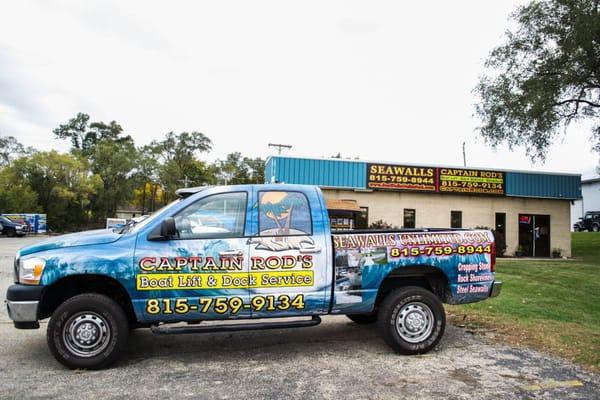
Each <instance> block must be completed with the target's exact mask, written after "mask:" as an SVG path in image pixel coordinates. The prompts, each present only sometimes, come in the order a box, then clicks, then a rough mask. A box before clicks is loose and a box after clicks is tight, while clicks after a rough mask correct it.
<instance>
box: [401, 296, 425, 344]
mask: <svg viewBox="0 0 600 400" xmlns="http://www.w3.org/2000/svg"><path fill="white" fill-rule="evenodd" d="M433 325H434V317H433V311H431V308H429V306H428V305H427V304H425V303H421V302H413V303H407V304H405V305H404V306H403V307H402V308H401V309H400V311H399V312H398V315H397V316H396V331H397V332H398V335H400V337H401V338H402V339H403V340H405V341H407V342H409V343H419V342H422V341H424V340H425V339H427V338H428V337H429V336H430V335H431V332H432V331H433Z"/></svg>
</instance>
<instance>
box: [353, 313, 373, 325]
mask: <svg viewBox="0 0 600 400" xmlns="http://www.w3.org/2000/svg"><path fill="white" fill-rule="evenodd" d="M346 317H348V318H350V319H351V320H352V321H354V322H356V323H357V324H360V325H367V324H374V323H375V322H377V313H372V314H347V315H346Z"/></svg>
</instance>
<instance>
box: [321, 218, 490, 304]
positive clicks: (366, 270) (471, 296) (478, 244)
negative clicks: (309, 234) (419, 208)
mask: <svg viewBox="0 0 600 400" xmlns="http://www.w3.org/2000/svg"><path fill="white" fill-rule="evenodd" d="M332 240H333V245H334V269H335V277H334V300H333V305H332V312H333V313H342V314H351V313H357V314H358V313H368V312H371V311H373V310H374V308H375V307H376V300H377V295H378V292H379V290H380V289H381V288H384V287H385V285H384V280H386V279H393V278H396V279H402V277H404V278H408V277H414V276H425V277H427V276H435V277H436V279H440V280H442V283H443V286H444V290H445V300H446V301H447V302H448V303H453V304H459V303H469V302H474V301H479V300H483V299H485V298H487V297H489V296H490V294H491V288H492V285H493V281H494V274H493V263H494V261H495V256H494V251H495V249H494V238H493V235H492V233H491V232H490V231H487V230H471V229H446V228H425V229H393V230H392V229H389V230H388V229H386V230H377V229H368V230H355V231H335V232H332Z"/></svg>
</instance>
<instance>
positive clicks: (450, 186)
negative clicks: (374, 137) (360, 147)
mask: <svg viewBox="0 0 600 400" xmlns="http://www.w3.org/2000/svg"><path fill="white" fill-rule="evenodd" d="M367 188H368V189H389V190H411V191H425V192H437V193H465V194H488V195H504V172H501V171H483V170H478V169H466V168H437V167H419V166H407V165H392V164H367Z"/></svg>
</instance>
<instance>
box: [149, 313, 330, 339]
mask: <svg viewBox="0 0 600 400" xmlns="http://www.w3.org/2000/svg"><path fill="white" fill-rule="evenodd" d="M320 323H321V318H320V317H319V316H318V315H314V316H313V317H312V319H308V320H301V321H289V322H284V321H278V322H261V323H249V324H228V325H209V326H164V325H160V326H152V327H150V329H151V330H152V333H155V334H157V335H177V334H186V333H213V332H235V331H261V330H266V329H287V328H306V327H309V326H316V325H319V324H320Z"/></svg>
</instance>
